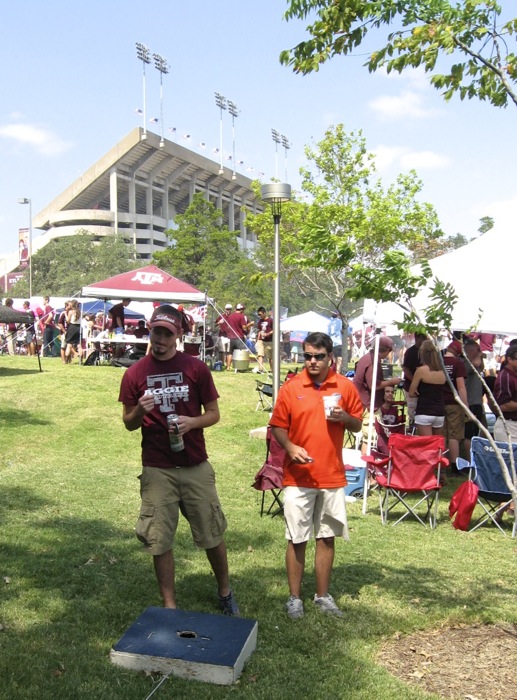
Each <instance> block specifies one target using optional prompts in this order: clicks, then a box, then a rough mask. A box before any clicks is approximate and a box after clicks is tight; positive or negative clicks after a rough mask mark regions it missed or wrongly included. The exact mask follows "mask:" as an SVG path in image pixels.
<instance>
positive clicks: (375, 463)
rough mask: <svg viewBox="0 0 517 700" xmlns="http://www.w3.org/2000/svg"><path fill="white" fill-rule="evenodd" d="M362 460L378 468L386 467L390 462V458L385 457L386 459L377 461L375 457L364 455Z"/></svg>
mask: <svg viewBox="0 0 517 700" xmlns="http://www.w3.org/2000/svg"><path fill="white" fill-rule="evenodd" d="M361 459H362V460H364V461H365V462H366V463H367V464H371V465H372V466H376V467H385V466H386V464H388V462H389V461H390V458H389V457H384V459H377V458H376V457H374V456H373V455H363V456H362V457H361Z"/></svg>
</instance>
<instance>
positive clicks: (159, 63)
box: [153, 53, 169, 148]
mask: <svg viewBox="0 0 517 700" xmlns="http://www.w3.org/2000/svg"><path fill="white" fill-rule="evenodd" d="M153 58H154V66H155V68H156V70H159V71H160V120H161V126H162V138H161V140H160V148H163V147H164V145H165V141H164V140H163V76H164V75H167V73H168V72H169V64H168V63H167V61H166V60H165V58H164V57H163V56H160V54H157V53H153Z"/></svg>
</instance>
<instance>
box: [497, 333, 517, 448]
mask: <svg viewBox="0 0 517 700" xmlns="http://www.w3.org/2000/svg"><path fill="white" fill-rule="evenodd" d="M505 360H506V362H505V365H504V367H503V368H502V370H501V371H500V372H499V374H498V375H497V378H496V380H495V387H494V398H495V400H496V401H497V403H498V405H499V408H500V409H501V412H502V414H503V416H504V419H505V421H506V427H505V424H504V423H503V421H502V420H501V418H497V420H496V422H495V425H494V437H495V439H496V440H498V441H500V442H508V434H507V431H506V428H507V429H508V431H509V433H510V437H511V440H512V442H517V345H512V346H510V347H509V348H508V350H507V351H506V355H505Z"/></svg>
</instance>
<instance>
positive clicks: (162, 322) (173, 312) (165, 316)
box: [149, 305, 181, 333]
mask: <svg viewBox="0 0 517 700" xmlns="http://www.w3.org/2000/svg"><path fill="white" fill-rule="evenodd" d="M149 325H150V327H151V328H167V329H168V330H169V331H172V332H173V333H179V332H181V313H180V312H179V311H178V310H177V309H175V308H174V307H173V306H166V305H164V306H159V307H158V308H157V309H155V310H154V311H153V315H152V316H151V322H150V324H149Z"/></svg>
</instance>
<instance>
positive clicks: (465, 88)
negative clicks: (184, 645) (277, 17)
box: [280, 0, 517, 107]
mask: <svg viewBox="0 0 517 700" xmlns="http://www.w3.org/2000/svg"><path fill="white" fill-rule="evenodd" d="M313 12H315V13H316V19H315V21H314V22H313V23H312V24H310V25H309V26H308V27H307V31H308V32H309V34H310V38H309V39H308V40H306V41H302V42H301V43H299V44H298V45H297V46H295V47H294V48H293V49H291V50H287V51H283V52H282V53H281V54H280V61H281V62H282V63H284V64H285V65H290V66H292V67H293V69H294V70H295V71H296V72H300V73H303V74H306V73H310V72H312V71H317V70H318V69H319V67H320V65H321V64H323V63H325V61H327V60H329V59H330V58H332V57H333V56H336V55H339V54H344V55H348V54H351V53H353V51H354V49H356V48H358V47H360V46H361V45H362V44H363V43H366V38H367V36H368V34H369V32H374V31H375V30H378V31H379V33H381V31H382V29H383V28H384V27H392V26H396V27H397V28H396V29H395V31H393V32H392V33H391V34H389V35H388V37H387V40H386V39H384V37H383V39H382V41H383V42H384V41H385V44H384V46H382V47H381V48H379V49H378V50H377V51H373V52H372V53H371V54H370V56H369V58H368V60H367V61H366V63H365V65H366V66H367V67H368V70H369V71H370V72H372V71H375V70H377V69H378V68H380V67H385V68H386V70H387V71H388V73H389V72H391V71H393V70H395V71H398V72H399V73H400V72H401V71H403V70H404V69H405V68H417V67H419V66H422V67H423V68H424V70H425V72H426V73H429V74H430V81H431V84H432V85H434V87H436V88H437V89H439V90H443V93H442V94H443V96H444V98H445V99H446V100H450V99H451V97H452V96H453V95H454V94H456V93H458V94H459V96H460V98H461V99H462V100H463V99H464V98H465V97H468V98H469V99H471V98H473V97H477V98H479V99H480V100H488V102H490V103H491V104H493V105H495V106H496V107H506V106H507V104H508V103H509V102H513V103H514V104H515V105H516V106H517V85H516V81H517V56H516V54H515V53H513V52H512V51H511V50H510V42H511V41H513V40H514V35H515V33H516V31H517V18H515V19H510V20H508V21H504V22H501V14H502V7H501V5H500V4H498V3H497V2H496V0H484V1H482V0H461V1H459V2H457V3H451V2H449V1H448V0H290V2H289V7H288V9H287V11H286V12H285V15H284V17H285V19H287V20H289V19H292V18H299V19H306V18H307V17H308V16H309V15H310V14H311V13H313ZM400 26H401V27H402V28H400ZM453 56H454V57H456V56H458V57H459V60H458V62H456V63H452V65H449V66H447V67H446V68H445V69H442V67H441V66H442V63H445V61H442V59H443V58H448V57H453ZM440 70H444V72H440Z"/></svg>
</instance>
